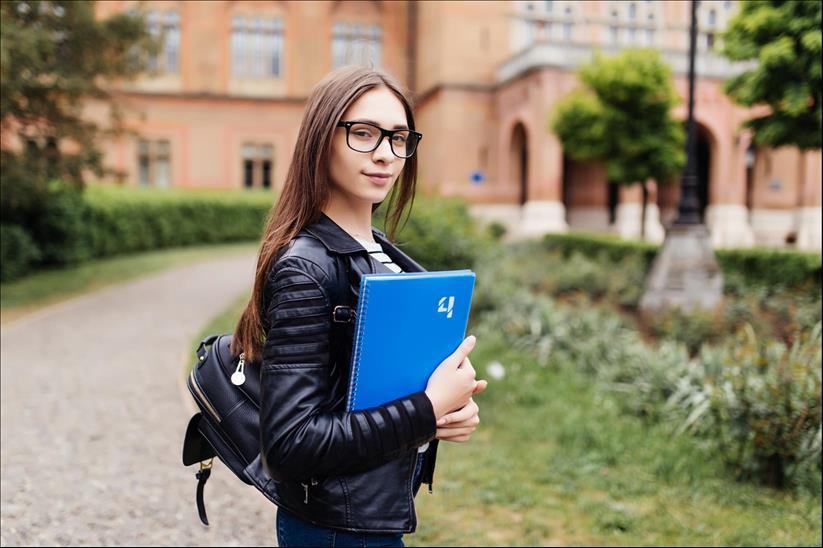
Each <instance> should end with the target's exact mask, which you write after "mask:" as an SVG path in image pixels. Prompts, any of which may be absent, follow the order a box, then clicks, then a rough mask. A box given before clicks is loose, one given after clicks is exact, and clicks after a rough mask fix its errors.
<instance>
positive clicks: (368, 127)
mask: <svg viewBox="0 0 823 548" xmlns="http://www.w3.org/2000/svg"><path fill="white" fill-rule="evenodd" d="M337 127H344V128H346V144H347V145H349V148H350V149H352V150H354V151H357V152H371V151H373V150H376V149H377V147H379V146H380V143H382V142H383V137H384V136H388V137H389V146H390V147H391V151H392V154H394V155H395V156H397V157H398V158H404V159H405V158H411V156H412V155H413V154H414V152H415V151H416V150H417V144H418V143H419V142H420V139H422V138H423V134H422V133H418V132H416V131H413V130H411V129H393V130H389V129H383V128H382V127H380V126H377V125H375V124H370V123H369V122H346V121H340V122H337Z"/></svg>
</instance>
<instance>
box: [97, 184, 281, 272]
mask: <svg viewBox="0 0 823 548" xmlns="http://www.w3.org/2000/svg"><path fill="white" fill-rule="evenodd" d="M276 200H277V196H276V195H274V194H272V193H270V192H266V191H243V192H233V191H204V190H177V189H164V190H155V189H142V188H115V187H103V186H95V187H89V188H88V189H87V191H86V202H87V204H88V209H89V211H88V215H89V219H88V226H89V227H90V233H89V241H90V246H91V248H92V250H93V254H94V256H96V257H103V256H107V255H113V254H117V253H130V252H135V251H145V250H150V249H159V248H165V247H176V246H186V245H195V244H204V243H218V242H234V241H242V240H254V239H258V238H260V237H261V233H262V230H263V224H264V222H265V219H266V216H267V215H268V213H269V211H270V210H271V207H272V206H273V205H274V203H275V202H276Z"/></svg>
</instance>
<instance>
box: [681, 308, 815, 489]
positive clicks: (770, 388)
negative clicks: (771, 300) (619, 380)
mask: <svg viewBox="0 0 823 548" xmlns="http://www.w3.org/2000/svg"><path fill="white" fill-rule="evenodd" d="M820 331H821V324H820V323H817V324H816V325H815V326H814V327H813V328H812V329H810V330H806V331H804V332H803V333H802V334H801V335H800V336H799V337H797V338H796V340H795V342H794V344H793V345H792V346H791V348H790V349H789V348H787V346H786V345H784V344H783V343H781V342H777V341H770V340H764V339H758V338H757V336H756V335H755V332H754V330H753V329H752V328H751V327H750V326H746V327H745V328H744V329H741V330H740V332H739V333H738V334H737V336H736V337H734V338H733V339H732V340H730V341H729V342H728V343H727V344H725V345H723V346H720V347H710V346H705V347H703V349H702V352H701V357H700V363H701V367H702V374H701V375H700V376H699V377H698V378H696V379H694V380H693V382H683V383H681V384H680V386H679V387H678V390H677V391H676V393H675V394H673V396H672V397H671V399H670V402H669V405H670V406H671V405H679V406H682V408H683V417H685V419H684V420H683V421H682V427H681V430H684V431H685V430H690V431H692V432H695V433H703V434H708V435H710V436H711V437H712V438H714V439H715V440H716V441H717V443H718V446H719V448H720V450H721V452H722V456H723V458H724V460H725V461H726V463H727V464H728V465H729V466H730V467H731V469H732V470H733V472H734V474H735V475H736V476H737V477H738V478H740V479H757V480H759V481H761V482H763V483H765V484H767V485H771V486H773V487H784V486H787V485H794V484H796V483H797V482H798V478H802V477H815V476H816V477H817V478H818V479H819V477H820V455H821V451H820V450H821V341H820ZM818 483H819V481H818Z"/></svg>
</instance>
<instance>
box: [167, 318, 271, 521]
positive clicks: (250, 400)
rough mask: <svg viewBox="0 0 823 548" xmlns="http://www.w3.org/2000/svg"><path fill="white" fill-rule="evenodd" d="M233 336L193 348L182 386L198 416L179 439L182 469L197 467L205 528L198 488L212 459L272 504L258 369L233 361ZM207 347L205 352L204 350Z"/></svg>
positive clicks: (211, 339) (215, 338) (238, 359)
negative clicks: (193, 359) (263, 454)
mask: <svg viewBox="0 0 823 548" xmlns="http://www.w3.org/2000/svg"><path fill="white" fill-rule="evenodd" d="M231 341H232V335H231V334H226V335H209V336H208V337H206V338H205V339H203V340H202V341H200V345H199V346H198V347H197V350H196V353H197V363H195V364H194V367H193V368H192V371H191V373H190V374H189V378H188V381H187V383H186V384H187V385H188V387H189V392H191V395H192V396H193V397H194V401H195V402H196V403H197V406H198V407H199V408H200V412H199V413H195V415H194V416H193V417H192V418H191V420H190V421H189V425H188V427H187V428H186V436H185V438H184V440H183V464H184V465H186V466H190V465H192V464H196V463H200V469H199V470H198V471H197V473H196V474H195V477H196V478H197V511H198V513H199V514H200V521H202V522H203V523H204V524H205V525H208V524H209V520H208V518H207V517H206V507H205V504H204V502H203V488H204V487H205V485H206V481H207V480H208V479H209V476H210V475H211V466H212V461H213V459H214V457H215V456H216V457H217V458H218V459H220V460H221V461H222V462H223V464H225V465H226V466H228V467H229V469H231V471H232V472H234V474H235V475H236V476H237V477H238V478H240V479H241V480H242V481H243V482H244V483H246V484H248V485H253V486H255V487H256V488H257V489H259V490H260V492H261V493H263V495H265V496H266V498H268V499H269V500H270V501H272V502H273V503H274V502H275V501H274V498H273V497H272V489H273V487H274V483H273V481H272V479H271V477H270V476H269V475H268V473H267V472H266V471H265V469H264V468H263V463H262V460H261V455H260V365H259V364H256V363H252V362H248V363H246V362H245V360H244V359H243V357H244V356H243V354H241V355H240V356H239V357H234V358H233V357H232V354H231V351H230V346H231ZM209 345H210V347H209V348H206V347H207V346H209Z"/></svg>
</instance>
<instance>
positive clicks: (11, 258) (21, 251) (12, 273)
mask: <svg viewBox="0 0 823 548" xmlns="http://www.w3.org/2000/svg"><path fill="white" fill-rule="evenodd" d="M39 259H40V250H39V249H38V248H37V244H36V243H35V242H34V239H32V237H31V236H29V234H28V233H27V232H26V231H25V230H24V229H23V228H22V227H20V226H18V225H12V224H5V223H3V224H0V281H3V282H5V281H8V280H12V279H14V278H18V277H20V276H22V275H24V274H26V273H27V272H28V271H29V270H30V269H31V268H32V265H34V264H36V263H37V261H38V260H39Z"/></svg>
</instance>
